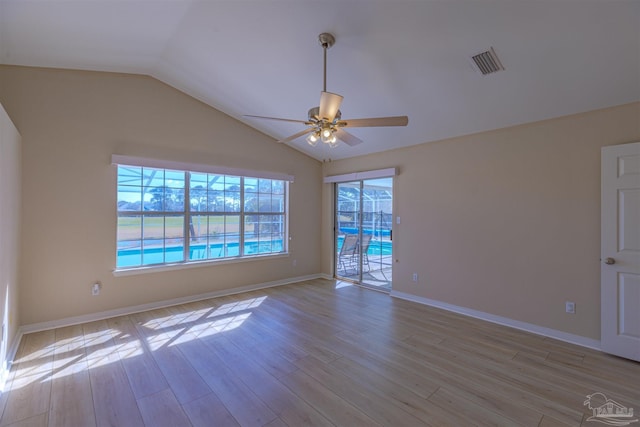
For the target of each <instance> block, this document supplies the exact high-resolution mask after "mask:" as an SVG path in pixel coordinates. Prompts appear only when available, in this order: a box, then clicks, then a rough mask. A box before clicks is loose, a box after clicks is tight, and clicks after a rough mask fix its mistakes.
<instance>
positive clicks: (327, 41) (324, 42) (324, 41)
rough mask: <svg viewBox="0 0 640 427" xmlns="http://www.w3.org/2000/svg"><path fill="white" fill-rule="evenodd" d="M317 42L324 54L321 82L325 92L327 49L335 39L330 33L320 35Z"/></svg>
mask: <svg viewBox="0 0 640 427" xmlns="http://www.w3.org/2000/svg"><path fill="white" fill-rule="evenodd" d="M318 41H319V42H320V46H322V51H323V53H324V72H323V77H324V79H323V82H322V91H323V92H326V91H327V49H329V48H330V47H331V46H333V44H334V43H335V42H336V38H335V37H333V34H330V33H322V34H320V35H319V36H318Z"/></svg>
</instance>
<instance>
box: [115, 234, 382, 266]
mask: <svg viewBox="0 0 640 427" xmlns="http://www.w3.org/2000/svg"><path fill="white" fill-rule="evenodd" d="M343 240H344V237H342V236H340V237H338V252H340V248H341V247H342V241H343ZM282 250H283V249H282V240H272V241H267V242H246V243H245V245H244V253H245V255H259V254H269V253H278V252H282ZM392 253H393V247H392V243H391V242H390V241H387V240H383V241H381V240H375V239H372V240H371V242H370V243H369V250H368V251H367V255H369V256H376V255H377V256H380V255H382V256H384V255H391V254H392ZM237 256H240V248H239V243H237V242H234V243H227V244H226V245H225V244H223V243H212V244H210V245H209V257H208V258H207V245H205V244H196V245H190V246H189V261H204V260H206V259H222V258H233V257H237ZM183 261H184V248H183V246H182V245H173V246H167V247H164V248H163V247H151V248H144V250H141V249H140V248H122V249H118V253H117V258H116V266H117V268H128V267H138V266H141V265H152V264H163V263H174V262H183Z"/></svg>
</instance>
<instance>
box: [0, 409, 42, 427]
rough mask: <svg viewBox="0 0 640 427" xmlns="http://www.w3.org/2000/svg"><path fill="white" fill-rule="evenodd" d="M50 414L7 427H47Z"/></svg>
mask: <svg viewBox="0 0 640 427" xmlns="http://www.w3.org/2000/svg"><path fill="white" fill-rule="evenodd" d="M47 416H48V414H47V413H46V412H45V413H44V414H40V415H36V416H35V417H30V418H27V419H24V420H21V421H17V422H15V423H13V424H9V425H8V426H7V427H46V425H47V418H48V417H47Z"/></svg>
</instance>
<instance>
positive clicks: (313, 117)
mask: <svg viewBox="0 0 640 427" xmlns="http://www.w3.org/2000/svg"><path fill="white" fill-rule="evenodd" d="M307 114H308V116H309V121H314V122H319V121H321V119H320V107H313V108H310V109H309V112H308V113H307ZM341 118H342V111H340V110H338V112H337V113H336V116H335V118H334V119H333V122H337V121H338V120H340V119H341Z"/></svg>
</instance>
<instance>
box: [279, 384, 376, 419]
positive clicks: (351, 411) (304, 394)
mask: <svg viewBox="0 0 640 427" xmlns="http://www.w3.org/2000/svg"><path fill="white" fill-rule="evenodd" d="M278 381H280V382H282V383H283V384H284V385H286V386H287V387H288V388H289V389H290V390H291V391H293V392H294V393H295V394H296V395H298V396H300V397H301V398H302V399H304V400H306V401H307V402H313V405H314V407H315V408H316V410H318V411H319V412H320V413H321V414H322V415H323V416H324V417H325V418H327V419H329V420H330V421H331V422H333V423H334V424H335V425H337V426H353V427H355V426H363V427H370V426H380V425H381V424H379V423H378V422H376V421H374V420H373V419H372V418H370V417H368V416H367V415H366V414H365V413H363V412H362V411H360V410H359V409H358V408H356V407H355V406H353V405H351V404H349V403H348V402H346V401H345V400H344V399H342V398H341V397H339V396H338V395H336V394H335V393H334V392H332V391H331V390H330V389H328V388H327V387H325V386H324V385H323V384H321V383H320V382H318V381H317V380H315V379H314V378H312V377H310V376H309V375H307V374H306V373H304V372H302V371H295V372H292V373H291V374H289V375H285V376H283V377H281V378H279V379H278Z"/></svg>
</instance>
